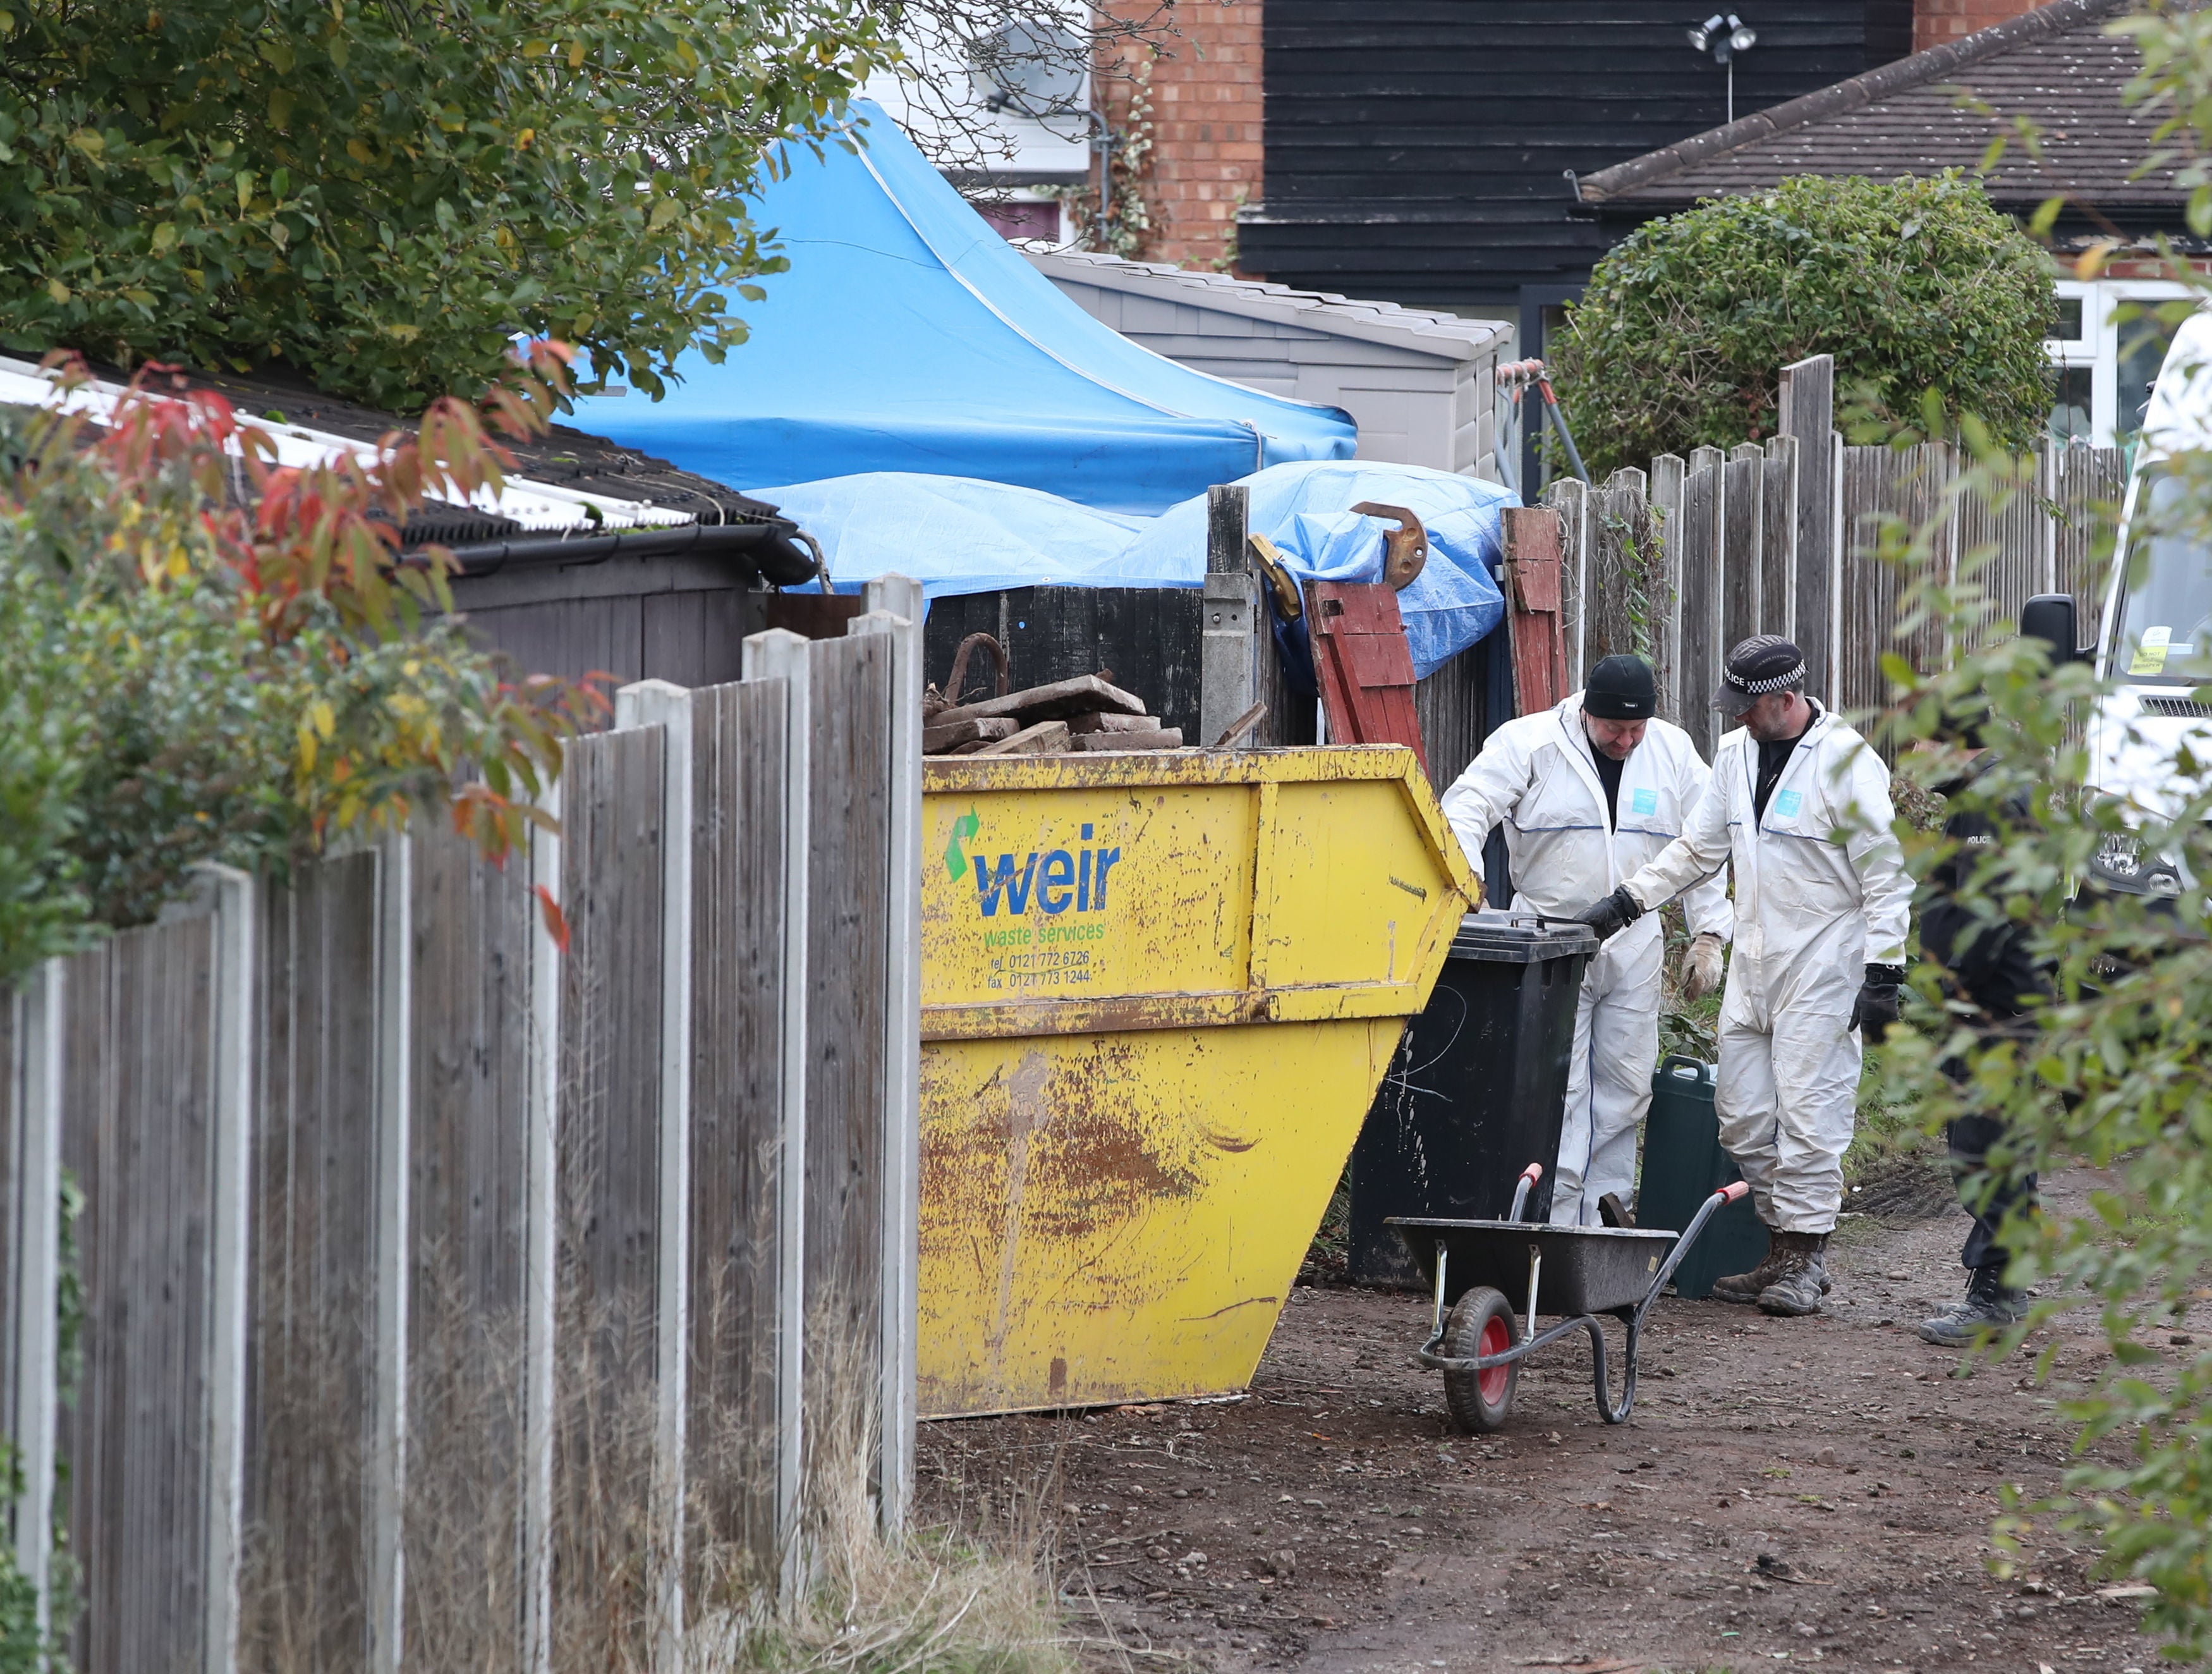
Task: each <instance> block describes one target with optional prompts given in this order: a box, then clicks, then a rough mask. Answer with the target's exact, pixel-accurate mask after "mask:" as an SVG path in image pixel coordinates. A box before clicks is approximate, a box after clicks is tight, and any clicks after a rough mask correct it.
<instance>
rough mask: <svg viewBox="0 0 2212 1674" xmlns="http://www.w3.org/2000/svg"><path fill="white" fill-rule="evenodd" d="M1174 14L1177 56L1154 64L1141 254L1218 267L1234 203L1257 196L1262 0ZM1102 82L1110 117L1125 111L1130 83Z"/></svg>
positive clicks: (1192, 2) (1192, 4)
mask: <svg viewBox="0 0 2212 1674" xmlns="http://www.w3.org/2000/svg"><path fill="white" fill-rule="evenodd" d="M1174 16H1175V19H1176V27H1177V28H1178V30H1179V31H1180V38H1179V39H1176V40H1170V41H1168V42H1166V43H1164V46H1165V50H1166V52H1168V53H1170V54H1172V56H1169V57H1161V58H1156V59H1154V60H1153V62H1152V77H1151V87H1152V155H1151V158H1150V160H1149V166H1148V167H1147V168H1146V173H1145V176H1144V191H1145V196H1146V199H1147V200H1148V201H1149V203H1150V204H1151V205H1152V234H1151V236H1150V237H1149V238H1148V239H1147V240H1146V245H1145V247H1144V249H1143V250H1142V251H1140V252H1139V255H1140V256H1141V257H1142V258H1143V259H1145V260H1146V261H1158V262H1171V263H1173V264H1175V265H1176V266H1178V267H1198V268H1212V267H1213V266H1214V265H1216V264H1217V263H1218V261H1219V260H1220V259H1221V258H1222V257H1223V255H1224V254H1225V253H1227V252H1228V251H1229V250H1231V248H1233V247H1234V242H1235V232H1234V228H1235V227H1236V224H1237V204H1238V203H1239V202H1240V201H1250V202H1255V203H1256V202H1257V201H1258V200H1259V198H1260V177H1261V166H1262V164H1263V162H1264V161H1265V158H1266V155H1267V154H1266V151H1265V150H1264V149H1263V148H1262V145H1261V129H1260V119H1261V102H1260V101H1261V82H1260V0H1182V4H1180V5H1178V6H1176V9H1175V13H1174ZM1103 91H1105V93H1106V94H1107V100H1106V103H1107V109H1108V111H1109V115H1110V117H1111V119H1113V120H1114V121H1115V123H1117V124H1119V123H1121V122H1123V121H1125V120H1126V119H1127V94H1126V89H1125V88H1124V86H1123V85H1121V84H1115V83H1109V84H1108V86H1107V87H1106V88H1104V89H1103Z"/></svg>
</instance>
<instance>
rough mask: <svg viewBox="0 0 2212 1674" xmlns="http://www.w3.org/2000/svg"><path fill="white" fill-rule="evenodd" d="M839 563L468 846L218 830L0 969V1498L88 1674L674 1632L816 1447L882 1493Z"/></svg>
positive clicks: (907, 943) (891, 779)
mask: <svg viewBox="0 0 2212 1674" xmlns="http://www.w3.org/2000/svg"><path fill="white" fill-rule="evenodd" d="M866 605H867V606H868V609H867V612H866V614H863V615H861V616H860V617H859V618H857V619H855V620H854V622H853V623H852V624H850V625H849V629H848V632H847V634H846V635H845V636H843V637H841V638H836V639H823V640H818V641H809V640H805V639H803V638H801V637H799V636H796V635H793V634H790V633H787V632H782V631H775V632H769V633H765V634H762V635H758V636H755V637H753V638H751V639H750V640H748V641H747V642H745V645H744V679H742V680H740V681H738V682H737V683H734V684H732V685H721V686H715V687H711V688H707V689H704V690H698V691H685V690H684V689H681V688H678V687H675V686H671V685H665V684H663V683H660V682H646V683H643V684H641V685H633V686H629V687H627V688H625V689H624V690H623V691H622V692H621V694H620V695H619V697H618V700H617V725H616V727H615V728H614V729H613V730H611V731H608V732H605V733H601V734H594V735H592V736H590V737H586V738H582V739H580V740H576V741H575V742H574V744H573V745H572V746H570V750H569V755H568V765H567V770H566V771H565V773H564V775H563V776H562V782H561V784H560V786H559V790H558V794H559V800H560V803H561V807H560V809H559V812H560V813H561V816H562V830H561V835H560V836H559V837H558V838H555V837H550V836H544V835H541V836H540V837H539V838H538V840H537V841H536V843H534V846H533V847H532V850H531V852H530V853H529V854H528V855H527V856H526V857H524V858H522V859H520V860H518V861H516V862H514V863H512V864H510V865H509V866H508V867H507V868H505V869H503V870H501V869H497V868H494V867H489V866H487V865H485V864H483V863H482V862H481V861H478V860H477V857H476V855H475V854H474V852H473V851H472V850H471V849H469V848H468V847H466V845H465V844H463V843H460V842H459V840H458V839H456V838H454V837H452V836H451V835H449V834H447V833H446V832H444V831H428V830H420V831H415V832H413V833H410V834H409V835H406V836H404V837H395V838H392V839H390V840H387V841H385V842H383V843H380V844H379V845H377V846H376V847H375V848H374V849H364V850H362V851H361V852H358V853H354V854H349V855H343V856H340V857H337V858H333V859H330V860H326V861H321V862H319V863H317V864H313V865H310V866H307V867H302V868H301V869H300V870H299V871H298V872H296V873H295V874H294V875H293V876H292V877H291V878H290V879H289V881H285V882H276V881H273V880H260V879H253V878H248V877H246V876H244V875H243V874H236V873H233V872H228V871H224V870H221V869H215V868H210V870H209V871H208V873H207V874H206V879H205V883H206V887H205V889H204V892H203V893H202V894H201V896H200V897H199V898H197V899H196V900H194V901H192V902H190V903H188V904H184V905H182V906H180V907H179V908H178V909H177V910H174V911H173V912H172V913H170V914H168V915H167V916H165V917H164V918H163V920H162V921H161V922H159V923H157V924H155V925H151V926H149V927H147V928H142V929H135V930H130V931H126V932H124V933H122V934H118V935H116V936H114V937H113V938H112V939H111V940H107V941H106V942H104V943H102V944H101V945H100V946H99V947H95V948H94V949H92V950H91V951H89V952H87V953H81V954H78V955H76V956H75V957H73V958H70V959H60V960H55V961H52V962H51V963H49V964H48V965H46V966H45V967H43V968H42V969H41V970H40V971H39V972H37V973H36V974H35V976H34V977H33V979H32V980H31V981H30V982H28V983H27V984H26V985H25V986H24V988H23V989H21V991H20V992H18V993H16V994H15V995H13V996H12V997H11V999H10V1001H9V1003H8V1004H6V1005H4V1006H0V1045H4V1049H5V1054H6V1056H5V1058H4V1060H0V1062H5V1064H6V1065H7V1067H8V1071H9V1073H8V1074H7V1075H6V1077H5V1080H4V1081H3V1082H0V1141H4V1142H0V1163H3V1164H4V1167H5V1171H6V1173H5V1178H4V1181H0V1214H3V1215H4V1217H5V1225H4V1229H0V1230H4V1233H5V1236H4V1237H0V1262H4V1272H0V1326H4V1330H0V1402H4V1403H5V1406H6V1418H7V1421H8V1422H9V1427H10V1429H11V1431H12V1433H13V1434H14V1435H15V1438H16V1441H17V1445H18V1447H19V1449H20V1452H21V1458H22V1462H23V1464H24V1468H25V1470H24V1483H25V1492H24V1494H23V1496H22V1498H21V1501H19V1503H18V1505H17V1506H16V1507H15V1516H14V1522H13V1538H14V1541H15V1551H16V1554H17V1556H18V1559H19V1561H20V1562H21V1565H22V1567H24V1569H25V1570H26V1571H27V1573H28V1574H30V1575H31V1576H32V1577H33V1580H36V1581H38V1582H40V1584H41V1586H42V1587H43V1586H44V1584H45V1582H46V1580H47V1579H48V1578H49V1577H50V1576H51V1575H52V1574H54V1573H55V1570H56V1555H55V1551H54V1546H53V1540H52V1534H53V1531H54V1530H55V1528H56V1526H57V1524H58V1525H59V1527H60V1529H61V1530H62V1531H63V1533H64V1539H65V1540H66V1543H67V1549H68V1552H69V1555H70V1563H71V1565H72V1566H73V1568H74V1570H75V1573H76V1575H77V1576H78V1577H79V1580H78V1582H77V1586H78V1589H79V1591H80V1592H81V1594H82V1603H83V1608H82V1612H81V1614H80V1615H79V1616H78V1617H77V1620H76V1625H75V1627H74V1629H73V1637H72V1639H71V1641H70V1647H71V1650H72V1653H73V1658H74V1660H75V1662H76V1665H77V1666H78V1667H79V1668H81V1669H82V1670H84V1671H86V1674H147V1671H161V1674H167V1671H197V1670H210V1671H226V1670H228V1669H231V1668H233V1667H243V1668H248V1669H266V1670H270V1671H272V1674H273V1671H277V1670H289V1669H293V1668H301V1669H305V1668H313V1669H316V1670H331V1671H345V1670H354V1669H360V1670H365V1671H391V1670H396V1669H399V1668H403V1667H422V1668H432V1667H436V1668H446V1667H453V1668H459V1667H470V1668H477V1667H512V1668H517V1669H522V1670H527V1671H551V1670H555V1669H559V1670H564V1671H565V1670H571V1669H573V1670H577V1671H584V1670H591V1671H593V1674H597V1671H600V1670H605V1669H611V1668H641V1669H642V1668H648V1667H650V1668H657V1669H667V1668H672V1667H673V1666H675V1665H676V1664H677V1661H678V1657H679V1634H680V1632H681V1628H682V1627H683V1625H684V1623H685V1622H687V1621H688V1620H691V1619H694V1618H696V1616H697V1615H698V1614H699V1612H700V1611H701V1610H704V1609H707V1608H709V1607H712V1606H713V1605H714V1604H716V1603H717V1602H718V1601H720V1600H725V1599H728V1598H742V1597H744V1596H745V1595H746V1593H747V1592H748V1590H749V1589H751V1588H755V1587H757V1586H776V1585H779V1584H784V1583H787V1581H788V1580H790V1579H791V1577H792V1575H793V1574H794V1573H795V1572H794V1566H796V1565H798V1564H799V1563H800V1562H802V1561H803V1553H804V1549H805V1543H806V1538H807V1534H806V1531H807V1530H808V1529H809V1528H810V1527H811V1526H813V1525H811V1523H810V1519H811V1518H812V1517H813V1516H814V1515H815V1514H816V1507H815V1505H814V1501H813V1497H812V1493H813V1490H812V1485H813V1484H815V1483H816V1482H821V1481H826V1476H824V1475H823V1473H827V1472H831V1471H836V1470H846V1471H862V1470H865V1471H866V1473H867V1482H868V1485H869V1488H870V1491H871V1492H872V1494H873V1497H874V1503H875V1505H876V1507H877V1508H878V1514H879V1515H880V1517H881V1518H882V1519H884V1521H885V1522H886V1523H888V1524H891V1525H896V1523H897V1522H899V1520H900V1519H902V1516H903V1513H904V1507H905V1501H906V1496H907V1493H908V1485H909V1483H910V1481H911V1473H912V1457H911V1449H912V1436H913V1415H914V1393H913V1378H914V1343H913V1338H912V1330H913V1320H914V1297H913V1284H914V1274H915V1221H916V1214H917V1201H916V1192H917V1189H918V1188H917V1180H918V1172H919V1122H918V1076H919V1073H920V1046H919V1039H920V1037H919V1028H920V970H919V963H918V961H919V947H920V925H919V898H918V890H919V881H920V877H921V863H920V852H919V832H920V819H921V741H920V731H919V727H920V721H919V717H920V702H919V700H920V694H921V631H920V621H921V597H920V589H919V587H917V586H915V584H913V583H911V582H908V581H903V580H901V579H893V580H891V581H885V582H882V583H878V584H875V585H873V586H872V587H871V589H870V594H869V597H868V599H867V600H866ZM541 890H542V891H543V892H544V894H545V895H546V896H548V897H550V898H552V899H553V900H555V901H556V902H557V903H558V904H559V907H560V909H561V916H562V920H563V921H565V928H566V934H567V938H568V941H567V947H566V950H565V952H564V951H563V950H562V947H559V946H558V945H556V929H555V922H556V921H554V920H553V919H552V918H551V917H550V916H549V915H547V914H545V913H544V912H542V911H541V910H540V909H539V903H538V893H537V892H539V891H541ZM64 1171H66V1172H67V1173H68V1174H69V1175H70V1176H72V1177H73V1178H74V1180H75V1182H76V1185H77V1187H78V1188H79V1189H81V1190H82V1202H83V1208H82V1214H81V1215H80V1216H79V1217H78V1218H77V1219H76V1221H75V1224H74V1227H73V1228H65V1226H64V1220H65V1217H64V1214H62V1204H63V1197H62V1181H63V1177H64ZM65 1242H66V1243H69V1244H73V1245H74V1248H75V1251H76V1277H77V1281H78V1283H79V1284H80V1285H81V1287H82V1330H81V1338H80V1343H79V1347H80V1348H81V1367H80V1369H79V1370H78V1371H77V1372H76V1376H75V1379H74V1387H73V1389H64V1388H61V1387H59V1386H58V1372H59V1371H60V1370H61V1368H62V1367H63V1364H64V1359H65V1357H64V1355H63V1354H61V1353H60V1352H59V1350H60V1344H59V1343H58V1341H57V1303H58V1299H59V1298H60V1296H61V1294H62V1292H63V1288H64V1279H63V1275H64V1269H65V1266H66V1265H67V1263H66V1260H65V1257H64V1246H65ZM841 1438H842V1439H844V1440H846V1441H848V1442H852V1441H854V1439H865V1440H864V1444H863V1446H864V1451H861V1452H850V1451H848V1453H847V1454H839V1453H838V1452H837V1444H838V1443H839V1441H840V1439H841ZM57 1494H59V1495H60V1496H61V1499H62V1501H63V1504H62V1507H61V1515H60V1516H59V1518H58V1519H56V1518H55V1517H53V1516H52V1514H51V1513H52V1506H53V1501H54V1497H55V1496H56V1495H57Z"/></svg>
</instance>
